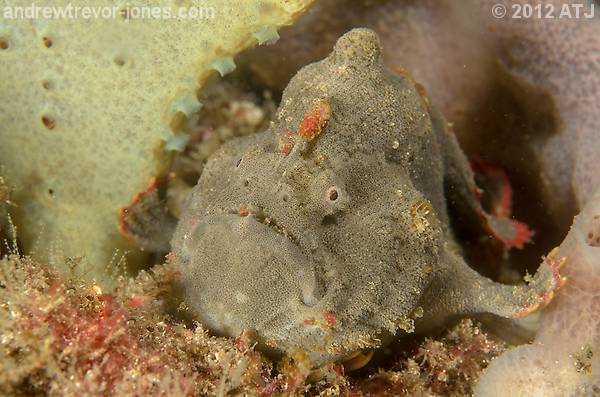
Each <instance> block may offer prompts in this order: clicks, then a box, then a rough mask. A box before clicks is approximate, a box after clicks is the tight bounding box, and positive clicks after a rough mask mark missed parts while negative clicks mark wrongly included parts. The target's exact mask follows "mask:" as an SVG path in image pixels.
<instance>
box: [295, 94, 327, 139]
mask: <svg viewBox="0 0 600 397" xmlns="http://www.w3.org/2000/svg"><path fill="white" fill-rule="evenodd" d="M330 117H331V105H330V104H329V102H327V101H325V100H322V99H321V100H318V101H316V103H315V105H314V106H313V107H312V108H310V109H309V110H308V111H307V112H306V114H305V115H304V118H303V119H302V122H300V127H299V128H298V134H299V135H300V136H301V137H302V138H303V139H304V140H306V141H308V142H310V141H312V140H313V139H315V138H316V137H317V136H318V135H319V134H320V133H321V131H322V130H323V128H324V127H325V125H326V124H327V121H329V118H330Z"/></svg>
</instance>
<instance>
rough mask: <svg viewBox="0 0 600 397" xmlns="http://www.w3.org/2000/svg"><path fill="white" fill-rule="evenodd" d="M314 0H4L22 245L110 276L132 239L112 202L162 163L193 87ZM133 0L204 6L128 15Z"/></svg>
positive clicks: (6, 169) (3, 83)
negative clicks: (52, 14) (89, 10)
mask: <svg viewBox="0 0 600 397" xmlns="http://www.w3.org/2000/svg"><path fill="white" fill-rule="evenodd" d="M312 1H313V0H288V1H285V0H260V1H258V0H257V1H255V0H252V1H250V0H247V1H238V0H203V1H185V0H179V1H176V0H172V1H168V0H156V1H152V2H148V1H127V2H125V1H108V0H103V1H102V0H98V1H95V2H93V3H94V7H121V8H119V12H118V13H117V15H116V17H115V18H88V19H86V18H83V17H81V16H80V17H79V18H55V19H52V18H50V19H46V18H43V15H38V18H32V19H27V18H25V19H23V18H21V19H14V18H12V17H14V16H18V15H17V12H18V10H17V8H18V7H31V6H32V2H31V0H24V1H20V0H16V1H12V0H11V1H9V0H0V166H1V167H3V173H4V175H6V176H7V177H10V180H11V182H12V183H13V185H14V187H15V190H14V197H13V199H14V201H15V202H16V203H17V205H18V207H17V209H16V210H15V211H14V212H15V213H14V214H13V215H14V217H15V223H16V224H17V226H18V227H19V236H20V238H21V239H22V244H23V247H24V249H25V251H26V252H27V251H32V250H33V251H34V254H36V255H38V256H41V257H45V256H48V255H49V253H51V252H52V251H53V249H52V248H51V247H54V246H55V245H56V246H58V247H59V251H60V252H61V253H62V254H64V255H67V256H81V255H85V257H86V258H87V261H88V262H89V264H90V265H91V269H92V270H91V272H90V276H91V277H96V278H98V279H102V278H106V274H105V269H104V265H105V264H106V263H107V262H108V261H109V259H110V258H111V256H112V255H113V253H114V252H115V248H122V249H132V247H129V246H128V245H127V243H126V242H125V241H124V239H123V238H122V237H121V236H120V235H119V234H118V231H117V222H118V219H117V213H118V209H119V208H120V207H124V206H126V205H127V204H128V203H129V202H130V200H131V198H132V196H133V195H134V194H135V193H136V192H139V191H142V190H144V189H145V188H146V186H147V184H148V182H149V179H150V178H151V177H152V176H155V175H160V174H164V173H165V172H166V169H167V168H168V165H169V159H170V155H169V151H168V150H166V148H165V146H166V145H165V144H166V142H168V141H169V140H170V139H172V137H173V136H175V134H176V133H177V132H179V130H180V129H181V128H183V127H182V126H181V125H182V122H181V120H184V121H185V120H186V117H183V116H184V115H187V116H189V118H190V119H193V117H191V115H192V113H193V112H194V111H195V110H197V109H198V107H199V106H201V105H200V104H199V103H198V102H197V100H196V92H197V90H198V89H199V88H200V87H201V86H202V84H203V82H204V81H205V80H206V79H207V78H208V77H209V76H210V74H211V73H214V72H215V68H217V69H221V71H222V69H229V68H231V66H232V64H231V59H232V58H231V57H233V56H234V55H235V54H236V53H238V52H239V51H241V50H243V49H244V48H246V47H248V46H251V45H253V44H256V43H257V41H262V40H261V37H263V36H264V32H275V33H274V34H275V35H276V31H277V29H278V28H279V27H281V26H282V25H287V24H290V23H292V21H293V20H294V19H295V18H296V17H297V16H299V15H300V14H301V13H302V12H303V11H305V10H306V9H307V8H308V6H309V5H310V3H312ZM35 4H36V5H37V6H44V5H46V6H51V7H55V8H56V7H63V8H64V9H67V7H84V6H89V5H90V3H88V2H87V1H84V0H53V1H52V2H45V1H40V2H37V3H35ZM139 6H153V7H166V8H168V9H169V10H170V11H169V12H170V13H171V14H172V15H177V13H178V12H179V11H178V9H179V8H180V7H186V8H189V7H197V8H196V10H200V12H204V13H205V14H204V17H202V18H189V19H177V18H174V19H164V18H163V19H152V18H145V19H139V18H134V17H133V16H135V13H138V15H139V11H140V9H137V8H135V7H139ZM127 7H129V9H128V8H127ZM166 8H163V11H161V12H163V13H164V11H165V9H166ZM29 11H30V12H31V10H29ZM211 13H212V17H211ZM128 14H129V17H128ZM163 15H164V14H163ZM175 120H178V121H177V122H175Z"/></svg>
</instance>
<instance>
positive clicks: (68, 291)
mask: <svg viewBox="0 0 600 397" xmlns="http://www.w3.org/2000/svg"><path fill="white" fill-rule="evenodd" d="M65 265H66V266H67V267H68V268H70V269H71V273H70V276H69V277H67V278H61V276H59V275H58V274H56V273H54V272H53V271H52V270H48V268H47V266H46V265H44V264H41V263H38V262H36V261H34V260H32V259H31V258H26V257H18V256H17V255H14V254H13V255H10V256H7V257H5V258H2V259H1V260H0V301H1V302H2V303H1V305H0V335H2V338H1V340H0V394H2V395H5V396H15V397H16V396H31V395H36V396H49V397H58V396H61V397H75V396H82V395H85V396H89V397H94V396H98V397H100V396H107V395H115V396H120V397H134V396H136V397H137V396H148V395H152V396H164V397H175V396H177V397H182V396H300V395H314V396H316V395H321V396H338V395H340V396H341V395H345V396H355V397H360V396H372V395H379V396H407V397H408V396H416V395H428V396H433V397H438V396H439V397H441V396H446V395H449V394H452V395H455V396H467V395H470V392H471V390H472V387H473V383H474V380H475V379H476V378H477V375H478V373H479V372H480V371H481V369H482V368H484V367H485V366H487V363H488V362H489V361H490V360H491V359H492V358H493V357H495V356H496V355H497V354H499V353H500V352H502V351H503V350H504V346H503V344H502V343H499V342H496V341H494V340H492V339H490V338H489V337H487V336H486V334H485V333H483V332H482V331H481V330H480V329H479V328H478V327H477V326H476V325H475V324H473V323H472V322H471V321H470V320H464V321H463V322H461V323H460V324H459V325H458V326H456V327H455V328H453V329H451V330H449V331H448V332H447V333H446V334H445V335H444V336H442V337H440V338H436V339H426V340H424V341H422V342H419V343H418V344H417V345H415V348H414V351H413V353H411V354H404V355H401V356H398V357H395V358H394V359H393V362H392V363H389V364H388V365H387V366H388V369H382V370H380V371H378V372H375V373H371V374H367V375H362V376H354V377H352V376H348V375H346V374H344V368H343V367H342V366H341V365H339V364H335V365H334V364H331V365H328V366H326V367H324V368H321V369H319V371H318V372H316V373H315V372H311V370H310V368H309V367H308V366H307V364H306V362H305V355H304V354H302V353H301V352H297V353H295V354H294V355H292V356H290V357H287V358H285V359H283V360H282V361H281V362H280V363H275V364H274V363H272V362H271V361H270V359H268V358H266V357H264V356H263V355H262V353H260V352H257V351H255V350H254V345H253V344H252V343H251V341H250V340H249V339H248V335H247V334H246V333H242V334H241V335H239V336H238V337H237V338H216V337H211V336H208V334H207V333H206V332H205V331H204V330H203V329H202V328H201V327H200V326H196V327H195V328H194V327H188V326H186V325H184V323H182V322H181V321H180V320H176V319H174V318H172V317H169V316H166V315H165V314H164V307H163V306H164V305H165V304H166V302H168V299H167V300H166V299H165V298H166V296H168V295H169V289H170V283H171V281H172V279H173V278H174V277H175V278H176V277H177V274H176V273H174V272H173V271H172V269H170V268H169V267H168V266H167V267H165V266H162V265H161V266H157V267H156V268H154V269H153V270H152V271H151V272H144V273H142V274H140V275H139V276H138V277H137V278H136V279H135V280H129V279H121V280H120V281H119V283H118V285H119V287H118V288H117V289H116V290H115V293H114V294H107V293H103V291H102V290H101V289H100V287H99V286H98V285H97V284H92V283H88V282H85V281H84V280H82V279H81V278H80V276H81V275H80V274H78V273H79V266H78V264H77V261H76V260H68V261H67V263H66V264H65ZM180 309H181V310H184V311H185V307H180Z"/></svg>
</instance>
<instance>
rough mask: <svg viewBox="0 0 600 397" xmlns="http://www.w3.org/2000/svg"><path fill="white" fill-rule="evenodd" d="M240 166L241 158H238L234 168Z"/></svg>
mask: <svg viewBox="0 0 600 397" xmlns="http://www.w3.org/2000/svg"><path fill="white" fill-rule="evenodd" d="M240 164H242V157H240V158H239V159H238V161H237V162H236V163H235V168H238V167H239V166H240Z"/></svg>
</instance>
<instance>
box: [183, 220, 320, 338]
mask: <svg viewBox="0 0 600 397" xmlns="http://www.w3.org/2000/svg"><path fill="white" fill-rule="evenodd" d="M180 255H181V257H182V259H184V262H187V264H186V265H184V266H185V269H184V270H183V271H182V276H183V278H184V280H182V282H183V283H184V286H185V289H186V291H189V293H188V292H186V294H187V295H189V299H190V301H193V302H194V306H196V307H195V309H196V310H195V311H197V312H198V314H199V316H200V317H201V318H202V322H203V323H204V324H205V325H206V326H208V327H209V328H211V329H212V330H213V331H214V332H216V333H218V334H226V335H229V336H237V335H238V334H239V333H240V332H241V331H242V330H244V329H254V330H256V331H257V332H258V333H259V334H265V335H268V334H271V332H270V331H272V330H277V334H279V335H278V336H283V335H284V332H283V330H284V329H286V330H289V329H292V328H294V327H297V326H298V325H301V324H302V321H303V319H304V318H305V317H306V313H307V312H312V311H313V310H315V309H316V307H317V306H318V303H319V299H318V297H317V296H316V293H315V291H316V285H317V282H316V279H317V277H316V275H315V270H314V266H313V264H312V261H311V260H310V259H309V257H308V256H307V255H306V254H305V253H304V251H303V250H302V249H301V247H300V246H299V245H298V244H297V242H296V241H295V238H294V237H293V236H292V235H291V234H289V233H288V232H286V231H285V230H284V229H283V228H282V227H281V226H279V225H277V224H276V222H274V221H273V219H272V218H269V217H267V216H263V215H262V212H261V213H258V214H251V213H248V214H244V215H240V214H238V213H235V214H232V213H225V214H215V215H205V216H203V217H202V218H201V219H200V220H199V222H198V223H197V224H195V225H193V226H191V227H190V229H189V231H188V233H186V234H184V235H183V244H182V247H181V250H180ZM270 336H273V335H270ZM275 339H280V338H278V337H275Z"/></svg>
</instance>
